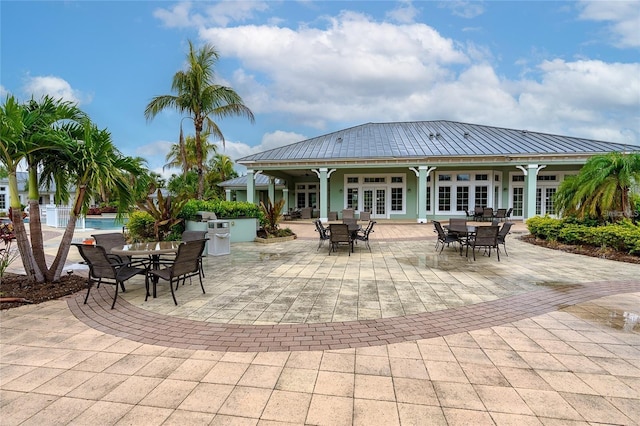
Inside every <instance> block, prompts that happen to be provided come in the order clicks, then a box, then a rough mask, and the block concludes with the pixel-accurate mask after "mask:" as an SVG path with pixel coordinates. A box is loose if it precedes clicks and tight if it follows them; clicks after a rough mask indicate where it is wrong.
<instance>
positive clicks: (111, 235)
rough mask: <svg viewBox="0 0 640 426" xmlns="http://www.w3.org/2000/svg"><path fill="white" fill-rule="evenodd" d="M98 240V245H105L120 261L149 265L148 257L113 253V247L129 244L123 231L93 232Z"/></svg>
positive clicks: (136, 264)
mask: <svg viewBox="0 0 640 426" xmlns="http://www.w3.org/2000/svg"><path fill="white" fill-rule="evenodd" d="M91 236H92V237H93V239H94V240H95V242H96V245H97V246H101V247H104V249H105V251H106V252H107V254H109V255H113V256H116V257H117V258H118V259H120V260H119V261H120V262H122V263H126V264H128V265H129V266H142V265H144V266H145V267H148V266H149V262H150V259H148V258H144V259H141V258H138V259H134V258H132V257H131V256H121V255H117V254H113V253H111V249H112V248H114V247H122V246H124V245H125V244H127V239H126V238H125V236H124V234H123V233H121V232H108V233H106V234H93V235H91Z"/></svg>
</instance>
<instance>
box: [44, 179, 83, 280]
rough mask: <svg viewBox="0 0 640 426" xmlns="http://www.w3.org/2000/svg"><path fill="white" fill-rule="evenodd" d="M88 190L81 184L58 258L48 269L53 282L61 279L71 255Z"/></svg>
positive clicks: (49, 278) (57, 254)
mask: <svg viewBox="0 0 640 426" xmlns="http://www.w3.org/2000/svg"><path fill="white" fill-rule="evenodd" d="M86 191H87V187H86V185H80V186H79V190H78V193H77V195H76V200H75V202H74V204H73V211H72V212H71V214H70V215H69V222H67V227H66V228H65V230H64V234H63V235H62V241H60V245H59V246H58V252H57V253H56V258H55V259H54V260H53V263H52V264H51V268H49V270H48V271H47V279H48V280H49V281H51V282H58V281H60V277H61V276H62V269H63V268H64V262H65V261H66V260H67V256H68V255H69V248H70V247H71V241H72V240H73V233H74V232H75V230H76V222H77V221H78V216H79V215H80V213H81V212H82V203H83V201H84V196H85V194H86Z"/></svg>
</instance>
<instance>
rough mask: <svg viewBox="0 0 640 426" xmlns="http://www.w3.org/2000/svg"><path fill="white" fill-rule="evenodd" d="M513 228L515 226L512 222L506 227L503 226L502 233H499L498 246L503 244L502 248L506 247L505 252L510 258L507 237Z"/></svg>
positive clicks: (505, 225) (506, 223)
mask: <svg viewBox="0 0 640 426" xmlns="http://www.w3.org/2000/svg"><path fill="white" fill-rule="evenodd" d="M512 226H513V223H512V222H505V223H504V225H502V228H500V231H499V232H498V244H502V247H504V252H505V253H506V254H507V256H509V253H507V244H506V241H505V239H506V238H507V235H509V234H510V233H511V227H512Z"/></svg>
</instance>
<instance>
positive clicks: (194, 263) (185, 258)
mask: <svg viewBox="0 0 640 426" xmlns="http://www.w3.org/2000/svg"><path fill="white" fill-rule="evenodd" d="M206 242H207V240H194V241H187V242H184V243H182V244H180V247H178V254H176V258H175V259H174V260H173V261H172V262H163V263H161V265H160V266H162V265H166V266H165V267H164V268H162V267H161V268H160V269H150V270H149V272H148V277H149V279H147V281H146V286H147V295H146V296H145V299H144V300H145V301H146V300H147V299H148V298H149V281H153V294H156V284H157V283H158V279H159V278H160V279H163V280H165V281H168V282H169V288H170V289H171V297H173V303H175V304H176V306H177V305H178V301H177V300H176V294H175V291H174V290H173V284H174V283H175V284H176V288H177V287H178V285H179V284H180V281H182V282H183V283H184V281H185V280H186V279H187V278H191V277H196V276H197V277H198V279H199V280H200V288H202V293H205V291H204V285H203V284H202V275H201V274H200V266H199V265H200V262H199V260H200V256H201V255H202V253H203V252H204V246H205V244H206Z"/></svg>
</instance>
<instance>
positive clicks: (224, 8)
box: [153, 1, 269, 28]
mask: <svg viewBox="0 0 640 426" xmlns="http://www.w3.org/2000/svg"><path fill="white" fill-rule="evenodd" d="M268 8H269V6H268V4H267V3H266V2H261V1H221V2H217V3H215V4H214V5H212V6H207V7H205V8H204V12H203V13H199V12H196V11H195V10H193V9H192V3H191V2H180V3H177V4H175V5H174V6H173V7H171V8H169V9H163V8H159V9H156V10H155V11H154V12H153V16H154V17H156V18H158V19H159V20H161V21H162V23H163V24H164V25H165V26H167V27H169V28H187V27H202V26H204V25H216V26H217V25H220V26H223V27H224V26H227V25H228V24H229V23H231V22H244V21H246V20H248V19H251V18H253V17H254V16H255V12H263V11H265V10H267V9H268Z"/></svg>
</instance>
